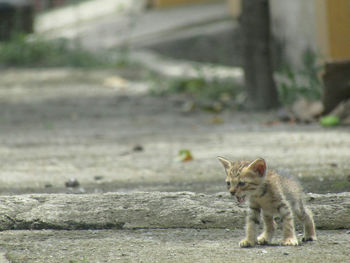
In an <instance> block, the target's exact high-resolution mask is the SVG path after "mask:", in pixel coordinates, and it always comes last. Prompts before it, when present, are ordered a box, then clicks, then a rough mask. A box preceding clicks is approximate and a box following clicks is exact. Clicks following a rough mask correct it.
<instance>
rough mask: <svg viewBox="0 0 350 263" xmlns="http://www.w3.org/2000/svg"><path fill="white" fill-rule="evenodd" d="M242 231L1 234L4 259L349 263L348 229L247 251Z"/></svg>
mask: <svg viewBox="0 0 350 263" xmlns="http://www.w3.org/2000/svg"><path fill="white" fill-rule="evenodd" d="M243 234H244V233H243V231H241V230H235V231H231V230H229V229H227V230H225V229H207V230H196V229H158V230H102V231H96V230H81V231H53V230H46V231H6V232H2V233H0V245H1V250H2V251H3V254H0V262H14V263H22V262H28V263H34V262H35V263H37V262H45V263H51V262H72V263H73V262H74V263H75V262H76V263H78V262H79V263H85V262H160V263H161V262H162V263H163V262H188V263H192V262H208V263H209V262H281V263H282V262H283V263H285V262H339V263H345V262H350V259H349V250H350V244H349V238H350V234H349V233H348V231H347V230H339V231H319V233H318V235H319V240H318V241H317V242H312V243H306V244H304V245H302V246H298V247H283V246H278V245H277V246H258V247H256V248H248V249H242V248H239V247H238V242H239V241H240V240H241V238H242V236H243ZM276 244H277V243H276ZM5 251H6V252H5ZM1 255H2V256H3V257H6V258H7V260H8V261H4V260H3V261H1Z"/></svg>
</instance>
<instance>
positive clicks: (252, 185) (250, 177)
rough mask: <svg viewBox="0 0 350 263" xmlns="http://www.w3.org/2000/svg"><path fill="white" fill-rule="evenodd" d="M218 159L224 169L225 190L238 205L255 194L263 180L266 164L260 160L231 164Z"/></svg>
mask: <svg viewBox="0 0 350 263" xmlns="http://www.w3.org/2000/svg"><path fill="white" fill-rule="evenodd" d="M218 159H219V161H220V162H221V163H222V165H223V166H224V168H225V172H226V184H227V189H228V190H229V192H230V193H231V195H233V196H236V198H237V201H238V202H240V203H242V202H244V201H245V198H246V197H249V196H251V195H253V194H254V193H256V190H257V189H258V187H259V186H260V185H261V184H262V183H263V182H264V180H265V174H266V162H265V160H264V159H262V158H258V159H256V160H255V161H253V162H251V161H238V162H232V161H229V160H227V159H225V158H223V157H218Z"/></svg>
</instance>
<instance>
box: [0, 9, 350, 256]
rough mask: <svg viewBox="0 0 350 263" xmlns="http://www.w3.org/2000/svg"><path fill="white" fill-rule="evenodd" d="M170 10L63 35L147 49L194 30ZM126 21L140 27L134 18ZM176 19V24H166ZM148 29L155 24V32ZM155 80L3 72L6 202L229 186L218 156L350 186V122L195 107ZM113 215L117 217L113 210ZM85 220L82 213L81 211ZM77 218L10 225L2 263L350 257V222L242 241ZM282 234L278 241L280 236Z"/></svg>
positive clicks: (1, 171) (1, 172) (0, 162)
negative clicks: (314, 232)
mask: <svg viewBox="0 0 350 263" xmlns="http://www.w3.org/2000/svg"><path fill="white" fill-rule="evenodd" d="M212 8H213V6H207V7H205V8H204V9H205V10H206V12H208V14H209V16H208V17H209V19H211V20H217V19H218V18H220V17H221V18H223V17H224V16H223V11H224V12H225V9H223V8H222V6H218V5H215V8H214V9H212ZM210 10H214V11H215V12H213V13H211V12H209V11H210ZM187 14H188V15H187V17H191V16H192V17H193V18H194V19H195V20H193V21H192V22H191V23H192V25H195V24H197V25H198V24H200V23H202V22H201V21H202V20H201V19H200V12H199V13H196V14H195V15H194V13H193V9H188V10H187ZM211 14H213V16H212V15H211ZM151 16H154V17H155V18H156V19H155V20H153V21H158V22H156V24H157V25H158V27H157V30H155V31H154V32H153V31H152V30H153V29H155V28H154V27H152V26H150V24H148V23H146V22H150V20H149V19H150V17H151ZM170 17H178V13H176V11H172V10H168V11H167V12H165V13H154V14H152V13H147V14H145V15H144V16H140V17H139V20H138V21H139V22H138V24H137V25H136V26H135V27H134V30H133V32H132V33H133V34H132V35H131V36H130V35H129V36H128V35H125V34H124V33H125V32H124V31H122V30H125V28H124V29H121V28H120V27H118V26H115V25H116V24H115V23H116V22H115V20H114V19H115V18H113V16H106V17H105V18H104V19H100V21H99V22H100V23H96V24H95V25H93V24H90V25H86V24H77V25H75V26H73V27H63V28H59V29H57V31H56V32H55V34H56V35H60V36H67V37H71V38H73V39H74V38H77V37H80V39H82V41H83V43H85V44H87V45H86V46H88V47H90V48H92V49H94V48H100V47H103V48H110V47H115V46H116V45H118V43H119V44H120V43H122V42H123V41H125V39H127V40H133V41H134V43H135V45H137V44H138V43H139V42H142V41H141V40H145V42H148V41H150V42H151V40H153V39H155V38H158V37H159V36H161V38H162V37H164V39H168V37H169V36H171V35H173V34H175V33H174V32H175V31H173V29H174V28H179V27H181V26H183V24H182V22H183V18H181V19H180V20H179V19H177V20H174V19H169V18H170ZM221 18H220V19H221ZM118 19H119V18H118ZM120 19H122V22H123V21H124V22H123V23H124V24H126V25H128V23H129V22H128V21H129V20H128V19H129V18H128V17H121V18H120ZM157 19H159V20H157ZM164 19H165V20H166V21H169V23H165V24H162V23H160V22H159V21H163V20H164ZM225 19H226V18H224V20H225ZM120 21H121V20H120ZM120 21H119V22H120ZM171 21H173V22H174V24H172V22H171ZM175 22H176V23H175ZM120 23H121V22H120ZM177 23H180V24H177ZM106 25H107V26H106ZM108 25H109V26H108ZM179 25H180V26H179ZM143 26H147V27H148V28H149V29H150V31H147V32H145V31H143V29H142V28H143ZM103 28H107V29H105V30H102V29H103ZM225 28H226V26H225ZM46 30H47V29H46ZM118 30H119V31H118ZM43 31H45V30H43ZM169 31H170V33H169ZM52 32H53V31H52ZM58 32H59V33H58ZM118 32H119V33H120V32H122V33H123V32H124V33H123V34H118ZM143 32H145V33H147V34H145V35H142V33H143ZM118 36H122V37H121V38H120V37H118ZM118 41H121V42H118ZM150 79H151V80H152V78H150V75H149V74H148V73H147V71H145V70H143V69H142V68H140V67H136V66H135V67H132V68H121V69H118V70H76V69H32V70H28V69H22V70H18V69H17V70H15V69H8V70H3V69H2V72H1V80H0V194H1V195H2V200H3V202H2V203H1V209H3V208H4V207H5V206H6V205H8V204H15V205H14V206H13V207H12V206H11V207H8V209H9V211H10V212H11V213H16V212H17V209H19V207H21V205H26V204H28V203H26V202H24V203H21V202H20V200H22V201H23V200H27V199H26V198H23V195H22V194H26V193H49V194H52V198H53V199H55V198H54V197H59V196H58V195H56V194H62V193H69V194H80V195H79V198H81V199H82V200H85V201H86V200H87V198H85V197H89V196H91V195H89V194H90V193H96V194H100V193H105V192H115V193H126V194H127V198H130V199H132V198H133V193H135V192H139V191H145V192H153V191H160V192H168V191H169V192H178V191H190V192H195V193H205V194H215V193H219V192H222V191H224V189H225V184H224V172H223V169H222V167H221V165H220V164H219V162H218V161H217V160H216V156H218V155H222V156H226V157H229V158H232V159H252V158H256V157H259V156H261V157H264V158H266V160H267V162H268V164H269V166H271V167H276V168H283V169H286V170H289V171H291V172H293V173H295V174H296V175H297V176H298V177H299V179H300V180H301V182H302V184H303V186H304V188H305V190H306V191H307V192H318V193H326V192H342V191H350V182H349V175H350V165H349V161H348V160H349V157H350V152H349V148H350V135H349V129H348V128H346V127H338V128H330V129H325V128H322V127H320V126H319V125H318V124H317V123H313V124H307V125H301V124H289V123H279V122H276V119H277V118H276V113H275V112H270V113H247V112H237V111H224V112H222V113H218V114H213V113H208V112H204V111H201V110H194V111H192V112H184V111H183V106H184V105H185V104H186V102H188V99H186V98H183V97H179V96H168V97H161V98H159V97H153V96H150V95H149V93H148V90H149V89H150V88H154V84H152V83H153V82H152V81H150V82H149V81H148V80H150ZM218 120H220V121H218ZM221 122H222V123H221ZM181 149H188V150H190V151H191V152H192V154H193V157H194V160H193V161H191V162H186V163H182V162H178V161H177V160H176V159H177V157H178V152H179V150H181ZM71 179H72V180H71ZM60 196H61V197H62V195H60ZM69 196H76V195H67V197H66V199H67V200H66V202H65V203H63V202H62V204H57V202H53V203H49V204H47V205H46V206H45V208H46V209H48V210H50V211H51V212H52V214H46V215H47V216H48V217H49V219H50V220H51V221H55V219H56V218H55V215H56V217H59V215H58V214H55V212H56V211H58V210H59V209H56V208H58V207H60V208H61V210H62V207H63V208H65V205H66V204H70V202H71V201H72V200H71V199H70V198H69ZM29 199H30V198H29ZM58 199H59V198H57V200H58ZM51 200H52V199H51ZM31 201H32V202H33V203H35V204H37V203H39V204H41V202H42V201H43V200H42V199H41V198H40V196H39V197H36V199H35V200H34V199H32V200H31ZM52 204H54V205H52ZM109 205H110V204H109ZM163 205H166V204H165V203H163ZM184 205H185V204H184ZM234 205H235V204H234V203H233V204H232V206H234ZM347 205H348V204H347ZM139 206H142V202H140V204H139ZM107 208H108V209H109V206H108V205H107V206H103V207H101V208H100V207H97V208H96V214H97V215H98V216H100V217H101V219H104V217H105V216H106V214H104V213H99V212H98V211H105V210H103V209H107ZM80 209H83V208H82V207H81V206H80ZM118 209H122V207H118ZM63 210H64V209H63ZM28 211H29V212H27V213H25V214H26V216H27V217H33V218H31V220H32V221H31V222H32V223H33V224H34V225H35V223H36V221H35V220H36V218H35V215H34V214H33V215H32V214H31V212H30V211H32V210H28ZM116 211H117V210H116ZM135 211H136V212H137V211H138V210H135ZM21 212H23V211H18V214H19V215H20V216H19V218H20V217H21V215H22V214H21ZM39 212H40V211H39ZM108 212H109V213H108V214H109V215H110V214H113V213H115V211H114V210H113V209H110V210H108ZM179 212H181V210H178V213H179ZM92 214H93V215H94V216H96V214H95V213H92ZM72 215H75V213H73V214H72ZM72 215H70V216H72ZM170 215H171V214H170ZM83 216H84V215H83V214H81V215H80V214H76V217H77V219H79V217H83ZM199 216H200V215H199ZM334 216H335V217H336V216H337V214H336V213H334ZM13 218H15V220H14V219H13ZM17 219H18V217H16V216H14V217H12V215H11V216H9V215H8V213H2V214H1V216H0V221H1V223H3V222H5V221H6V220H7V221H11V220H12V222H11V224H10V225H12V226H15V225H18V224H21V223H23V222H17V221H16V220H17ZM107 219H108V220H110V221H113V218H107ZM148 220H149V221H150V222H152V218H148ZM242 220H243V219H242ZM83 221H84V220H83ZM39 223H40V222H39ZM69 223H71V222H70V221H65V222H64V224H63V223H62V227H60V226H57V225H56V228H57V229H61V230H52V229H47V230H43V229H41V230H30V229H31V228H29V227H27V228H26V224H23V225H22V230H16V231H14V230H12V229H11V227H9V228H8V229H6V228H3V229H4V230H5V231H3V232H1V233H0V262H45V263H46V262H224V261H232V262H246V261H249V262H350V260H349V252H348V251H349V248H350V247H349V240H350V235H349V230H332V231H329V230H318V236H319V240H318V241H317V242H313V243H307V244H303V245H302V246H298V247H282V246H264V247H256V248H252V249H240V248H238V245H237V244H238V241H239V240H240V239H242V237H243V235H244V233H243V230H242V228H241V227H239V228H237V229H236V228H235V229H233V228H232V229H225V228H224V229H220V228H215V229H200V230H199V229H196V227H195V226H194V227H190V228H186V229H166V228H165V229H159V226H158V227H157V226H154V228H155V229H129V230H121V229H108V230H107V229H104V228H103V227H100V228H101V229H99V230H96V229H95V230H91V229H89V227H88V225H86V226H85V229H84V227H81V228H82V229H81V230H70V231H67V230H65V229H64V227H63V225H67V224H69ZM43 226H45V225H43ZM42 228H43V227H42ZM47 228H50V225H47ZM105 228H108V225H107V226H106V227H105ZM157 228H158V229H157ZM277 237H278V238H276V240H275V242H276V245H277V244H278V241H279V240H280V234H279V235H278V236H277Z"/></svg>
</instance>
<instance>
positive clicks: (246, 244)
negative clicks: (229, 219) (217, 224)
mask: <svg viewBox="0 0 350 263" xmlns="http://www.w3.org/2000/svg"><path fill="white" fill-rule="evenodd" d="M254 245H255V242H254V241H251V240H248V239H243V240H242V241H241V242H239V246H240V247H253V246H254Z"/></svg>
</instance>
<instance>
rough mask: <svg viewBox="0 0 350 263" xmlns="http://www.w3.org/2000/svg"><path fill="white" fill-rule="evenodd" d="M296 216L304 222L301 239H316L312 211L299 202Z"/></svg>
mask: <svg viewBox="0 0 350 263" xmlns="http://www.w3.org/2000/svg"><path fill="white" fill-rule="evenodd" d="M296 214H297V216H298V218H299V220H300V221H301V222H302V223H303V224H304V237H303V239H302V240H303V241H304V242H306V241H315V240H317V237H316V230H315V223H314V220H313V218H312V213H311V211H310V210H309V209H307V208H306V207H305V206H304V204H303V203H302V202H301V203H300V210H298V211H297V213H296Z"/></svg>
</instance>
